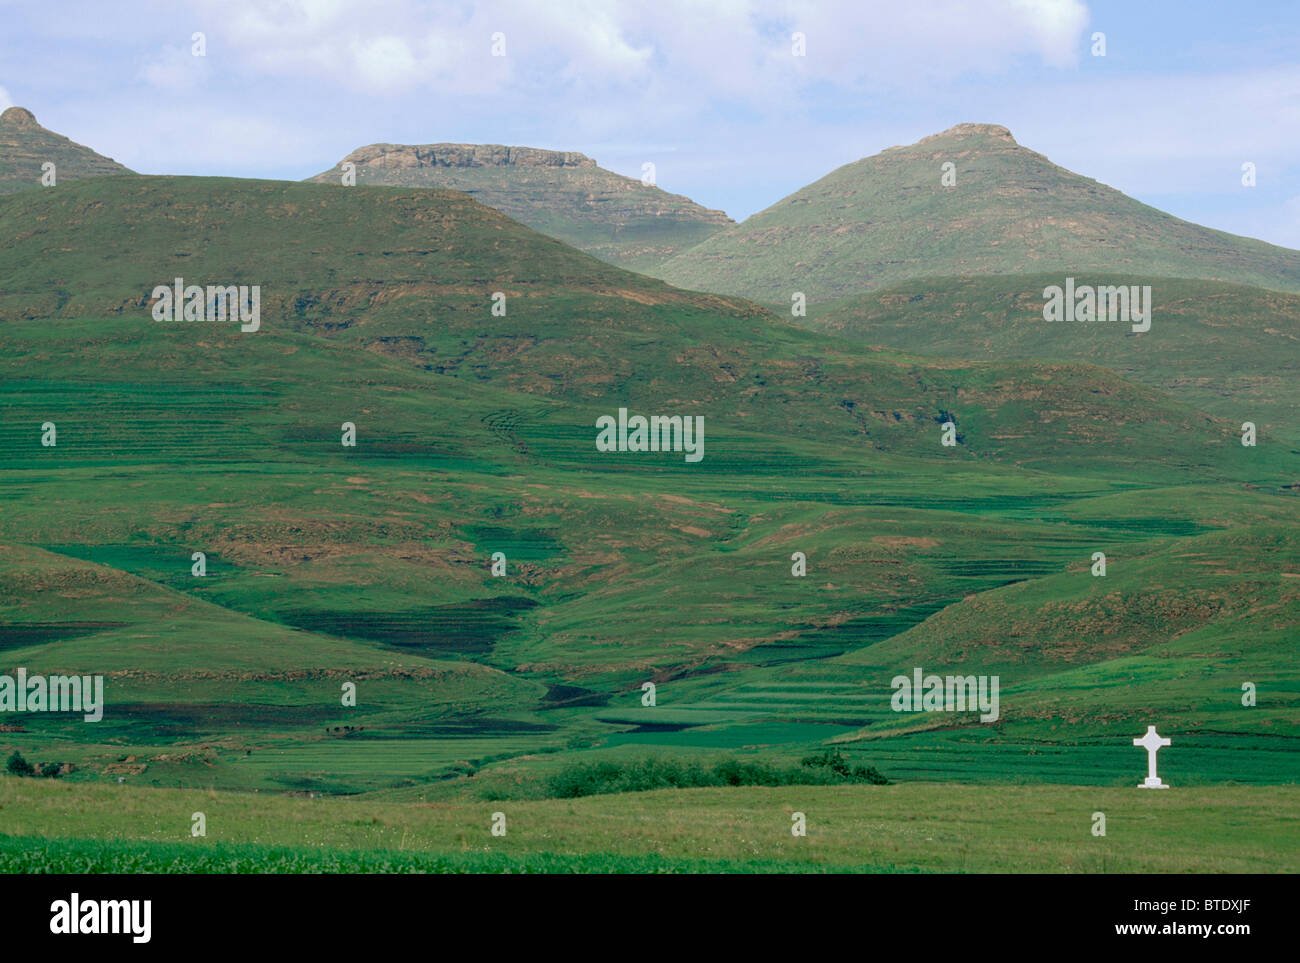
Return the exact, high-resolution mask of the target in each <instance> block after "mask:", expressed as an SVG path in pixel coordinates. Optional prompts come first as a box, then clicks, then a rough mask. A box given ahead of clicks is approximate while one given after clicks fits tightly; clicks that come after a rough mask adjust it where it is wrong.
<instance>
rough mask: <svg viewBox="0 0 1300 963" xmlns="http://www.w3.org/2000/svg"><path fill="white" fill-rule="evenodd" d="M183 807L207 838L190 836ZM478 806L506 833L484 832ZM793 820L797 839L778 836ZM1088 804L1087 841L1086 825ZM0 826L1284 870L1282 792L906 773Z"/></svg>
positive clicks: (320, 867)
mask: <svg viewBox="0 0 1300 963" xmlns="http://www.w3.org/2000/svg"><path fill="white" fill-rule="evenodd" d="M197 812H202V813H204V815H205V817H206V824H207V831H208V835H207V837H206V838H191V837H190V826H191V820H192V818H193V814H194V813H197ZM494 812H502V813H504V814H505V818H506V825H507V831H508V834H507V835H506V836H505V837H494V836H492V835H491V832H490V826H491V823H492V819H493V813H494ZM795 812H802V813H804V814H805V815H806V818H807V827H808V835H807V836H806V837H804V838H796V837H793V836H792V835H791V832H790V827H791V820H792V815H793V814H794V813H795ZM1097 812H1102V813H1105V816H1106V830H1107V835H1106V836H1105V837H1097V836H1093V835H1092V831H1091V830H1092V826H1093V824H1094V816H1093V814H1094V813H1097ZM0 831H2V832H4V833H5V834H7V836H6V837H5V838H4V839H3V840H0V868H2V869H4V870H5V871H9V872H31V871H37V870H38V869H46V870H53V871H59V870H67V871H78V872H98V871H142V872H153V871H163V870H170V871H180V872H204V871H212V872H276V871H288V872H315V871H325V872H333V871H357V872H370V871H376V872H378V871H383V872H388V871H431V872H443V871H446V872H524V871H530V872H531V871H536V872H552V871H555V872H559V871H575V872H659V871H707V872H731V871H748V872H768V871H789V870H792V869H796V868H799V869H805V870H809V871H814V872H817V871H821V872H825V871H842V870H850V871H918V870H919V871H937V872H1135V873H1136V872H1164V873H1170V872H1202V873H1225V872H1226V873H1233V872H1236V873H1239V872H1296V871H1297V870H1300V852H1297V848H1296V847H1295V845H1294V841H1295V839H1296V838H1300V792H1297V790H1296V788H1295V787H1290V786H1220V787H1194V788H1174V789H1172V790H1169V791H1167V792H1159V793H1156V792H1143V791H1141V790H1138V789H1136V788H1132V789H1129V788H1125V789H1115V788H1105V787H1078V786H1008V785H993V786H953V785H941V784H916V783H913V784H907V785H897V786H781V787H740V788H724V789H717V788H705V789H686V790H659V791H654V792H646V793H625V794H620V795H613V796H593V797H588V798H583V799H572V800H538V801H527V802H519V801H516V802H509V803H500V802H495V803H494V802H478V801H454V802H440V803H393V802H379V801H375V800H371V799H366V798H351V799H337V798H335V799H328V798H327V799H320V798H318V799H306V798H294V797H286V796H271V795H266V794H260V793H252V794H250V793H227V792H213V791H194V790H173V789H146V788H138V787H131V786H114V785H101V784H81V785H77V784H61V783H56V782H52V781H48V780H26V779H24V780H20V779H11V778H0ZM390 864H391V866H393V867H396V868H392V869H390V868H388V867H389V866H390ZM101 867H102V869H101Z"/></svg>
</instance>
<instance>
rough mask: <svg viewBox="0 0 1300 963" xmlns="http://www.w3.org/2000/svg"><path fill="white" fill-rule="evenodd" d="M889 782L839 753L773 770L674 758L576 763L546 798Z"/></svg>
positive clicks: (558, 777)
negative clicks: (715, 787)
mask: <svg viewBox="0 0 1300 963" xmlns="http://www.w3.org/2000/svg"><path fill="white" fill-rule="evenodd" d="M853 783H866V784H870V785H874V786H885V785H888V784H889V780H888V779H886V778H885V776H884V775H882V774H881V772H880V771H879V770H878V769H876V767H875V766H850V765H849V762H848V760H847V759H845V758H844V754H843V753H841V752H840V751H839V750H838V749H835V750H826V751H825V752H820V753H817V754H816V755H812V756H807V757H806V758H804V759H802V760H801V761H800V764H799V766H797V767H795V766H787V767H778V766H773V765H769V764H767V763H764V762H761V761H750V760H742V759H737V758H735V757H729V758H727V759H723V760H721V761H719V762H715V763H714V764H712V765H701V764H699V763H694V762H687V763H682V762H678V761H676V760H673V759H660V758H657V757H651V758H648V759H640V760H634V761H630V762H596V763H579V764H577V765H573V766H569V767H567V768H565V769H563V770H562V771H560V772H558V773H556V774H555V775H554V776H552V777H551V778H550V780H549V783H548V787H547V788H548V793H547V794H548V795H549V796H552V797H557V798H560V799H574V798H577V797H579V796H597V795H603V794H606V793H619V792H645V791H646V790H649V789H694V788H698V787H702V786H837V785H847V784H853Z"/></svg>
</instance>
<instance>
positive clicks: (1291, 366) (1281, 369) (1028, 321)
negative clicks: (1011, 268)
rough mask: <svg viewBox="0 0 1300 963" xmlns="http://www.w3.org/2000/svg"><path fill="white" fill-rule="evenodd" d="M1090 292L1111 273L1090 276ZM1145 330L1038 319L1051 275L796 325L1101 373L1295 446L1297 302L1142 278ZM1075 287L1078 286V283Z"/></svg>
mask: <svg viewBox="0 0 1300 963" xmlns="http://www.w3.org/2000/svg"><path fill="white" fill-rule="evenodd" d="M1087 280H1088V281H1089V282H1090V283H1092V284H1094V285H1111V284H1114V285H1119V284H1124V283H1126V282H1127V281H1128V280H1130V279H1129V278H1127V277H1122V276H1107V275H1101V274H1097V275H1091V276H1090V277H1088V278H1087ZM1145 280H1146V281H1147V282H1149V283H1150V284H1151V288H1152V293H1151V303H1152V317H1151V329H1150V331H1148V332H1146V333H1144V334H1142V335H1134V333H1133V332H1132V330H1131V326H1130V325H1128V324H1124V323H1117V322H1110V321H1109V320H1107V321H1096V322H1092V323H1087V322H1068V321H1067V322H1060V323H1054V322H1048V321H1044V320H1043V300H1044V299H1043V291H1044V290H1045V289H1046V288H1047V287H1048V286H1049V285H1054V284H1059V283H1060V278H1059V277H1058V276H1055V275H1050V274H1037V275H1006V276H995V277H963V278H924V279H915V280H911V281H905V282H903V283H901V284H897V285H893V286H891V287H888V288H885V289H884V290H881V291H873V292H869V293H866V294H861V295H857V296H854V297H849V298H844V299H842V300H839V301H832V302H828V303H826V304H822V305H815V306H813V307H812V308H811V309H810V310H809V312H808V316H807V318H804V319H799V320H798V322H797V323H799V324H801V325H804V326H806V327H808V328H810V329H812V330H814V331H823V332H827V333H831V334H835V335H838V336H840V337H844V338H849V339H851V340H854V341H858V342H863V343H866V344H873V345H883V346H886V347H889V348H892V349H894V350H899V351H907V352H914V353H916V354H922V355H934V356H938V357H964V358H972V359H983V360H988V361H992V360H999V359H1000V360H1010V359H1012V358H1024V359H1036V360H1039V361H1057V360H1060V361H1074V362H1088V363H1092V364H1100V365H1105V366H1106V367H1107V368H1109V369H1111V370H1112V371H1115V372H1118V373H1119V374H1121V375H1123V376H1124V377H1125V378H1128V379H1130V380H1132V381H1137V382H1139V383H1141V384H1144V385H1148V386H1150V387H1152V388H1157V389H1159V390H1160V391H1164V392H1167V393H1169V394H1171V395H1173V396H1174V397H1177V398H1181V399H1183V400H1184V401H1186V402H1187V403H1189V404H1192V405H1195V406H1196V407H1198V408H1201V409H1203V410H1205V411H1208V412H1211V413H1213V414H1216V415H1220V416H1222V417H1224V418H1229V419H1233V418H1235V419H1237V420H1238V421H1239V422H1240V421H1253V422H1256V423H1257V424H1258V425H1259V426H1260V429H1261V431H1263V432H1265V433H1267V434H1271V435H1274V436H1277V435H1280V436H1283V437H1289V438H1291V439H1292V440H1296V439H1297V438H1300V426H1297V425H1296V423H1295V417H1294V415H1295V412H1296V410H1297V409H1298V408H1300V294H1290V293H1284V292H1279V291H1269V290H1265V289H1262V288H1251V287H1245V286H1243V285H1239V284H1227V283H1224V282H1219V281H1196V280H1187V279H1184V278H1154V277H1153V278H1147V279H1145ZM1080 283H1083V282H1082V280H1081V281H1080Z"/></svg>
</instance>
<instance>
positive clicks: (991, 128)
mask: <svg viewBox="0 0 1300 963" xmlns="http://www.w3.org/2000/svg"><path fill="white" fill-rule="evenodd" d="M967 137H994V138H997V139H998V140H1004V141H1006V142H1007V143H1009V144H1014V143H1015V142H1016V139H1015V138H1014V137H1012V136H1011V131H1010V130H1008V129H1007V128H1005V127H1003V126H1002V125H1001V124H957V125H955V126H953V127H949V128H948V129H947V130H945V131H940V132H939V133H937V134H931V135H930V136H929V137H922V138H921V139H920V140H918V141H917V143H918V144H924V143H926V142H927V141H932V140H964V139H965V138H967Z"/></svg>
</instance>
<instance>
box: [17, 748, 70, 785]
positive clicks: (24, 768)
mask: <svg viewBox="0 0 1300 963" xmlns="http://www.w3.org/2000/svg"><path fill="white" fill-rule="evenodd" d="M5 772H7V773H9V774H10V775H11V776H43V777H45V778H46V779H57V778H58V777H59V775H60V774H61V773H62V772H63V763H61V762H41V763H37V764H36V765H35V766H33V765H32V764H31V763H30V762H28V761H27V760H26V759H24V758H23V754H22V753H21V752H19V751H18V750H17V749H15V750H14V754H13V755H12V756H10V757H9V761H8V762H6V763H5Z"/></svg>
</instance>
